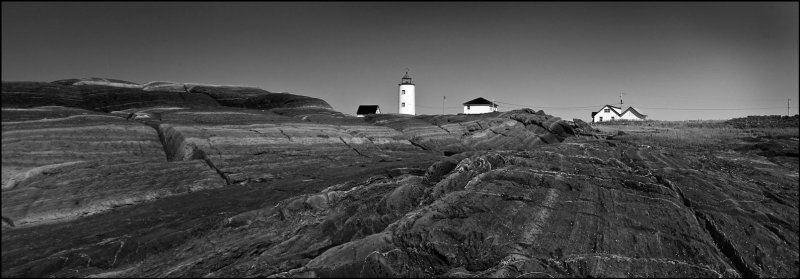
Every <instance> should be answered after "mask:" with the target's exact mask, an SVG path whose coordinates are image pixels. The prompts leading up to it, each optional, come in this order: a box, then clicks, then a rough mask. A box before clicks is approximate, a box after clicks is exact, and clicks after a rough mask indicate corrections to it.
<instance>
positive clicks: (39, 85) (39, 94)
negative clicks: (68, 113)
mask: <svg viewBox="0 0 800 279" xmlns="http://www.w3.org/2000/svg"><path fill="white" fill-rule="evenodd" d="M2 92H3V93H2V104H3V107H4V108H7V107H18V108H31V107H39V106H67V107H82V104H83V95H82V94H81V93H80V91H78V90H77V89H75V88H74V87H71V86H64V85H60V84H55V83H49V82H27V81H3V87H2Z"/></svg>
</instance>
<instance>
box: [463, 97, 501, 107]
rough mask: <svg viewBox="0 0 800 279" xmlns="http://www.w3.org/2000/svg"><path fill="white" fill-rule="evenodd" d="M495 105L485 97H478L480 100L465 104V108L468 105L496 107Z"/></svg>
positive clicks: (476, 99)
mask: <svg viewBox="0 0 800 279" xmlns="http://www.w3.org/2000/svg"><path fill="white" fill-rule="evenodd" d="M494 104H495V103H492V102H491V101H489V100H486V99H484V98H483V97H478V98H475V99H472V100H470V101H469V102H466V103H464V105H465V106H466V105H494Z"/></svg>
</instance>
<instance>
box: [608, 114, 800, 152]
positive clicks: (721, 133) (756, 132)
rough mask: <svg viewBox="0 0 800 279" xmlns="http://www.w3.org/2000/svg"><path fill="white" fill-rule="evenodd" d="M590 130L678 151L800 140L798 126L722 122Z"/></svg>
mask: <svg viewBox="0 0 800 279" xmlns="http://www.w3.org/2000/svg"><path fill="white" fill-rule="evenodd" d="M592 127H593V128H596V129H598V130H600V131H601V132H602V133H605V134H610V135H613V138H614V139H619V140H625V141H629V142H632V143H636V144H640V145H647V146H654V147H656V146H657V147H667V148H679V149H705V150H727V149H732V148H733V147H735V146H736V145H738V144H740V143H742V142H743V141H753V140H757V139H759V138H771V139H780V138H798V137H800V127H755V128H753V127H751V128H737V127H736V126H734V125H732V124H731V123H729V122H728V121H725V120H687V121H654V120H650V121H613V122H603V123H593V124H592Z"/></svg>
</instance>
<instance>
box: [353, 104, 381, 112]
mask: <svg viewBox="0 0 800 279" xmlns="http://www.w3.org/2000/svg"><path fill="white" fill-rule="evenodd" d="M379 110H380V108H379V107H378V105H360V106H358V110H356V114H375V113H377V112H378V111H379Z"/></svg>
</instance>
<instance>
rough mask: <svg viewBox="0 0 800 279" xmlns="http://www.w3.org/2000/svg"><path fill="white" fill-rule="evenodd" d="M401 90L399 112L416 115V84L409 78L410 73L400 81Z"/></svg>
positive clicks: (399, 93)
mask: <svg viewBox="0 0 800 279" xmlns="http://www.w3.org/2000/svg"><path fill="white" fill-rule="evenodd" d="M398 85H399V86H400V89H399V91H398V96H399V100H398V104H397V112H398V113H400V114H410V115H415V114H416V103H415V102H414V89H415V86H414V83H412V82H411V77H410V76H408V71H406V74H405V75H404V76H403V78H402V79H401V80H400V84H398Z"/></svg>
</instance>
